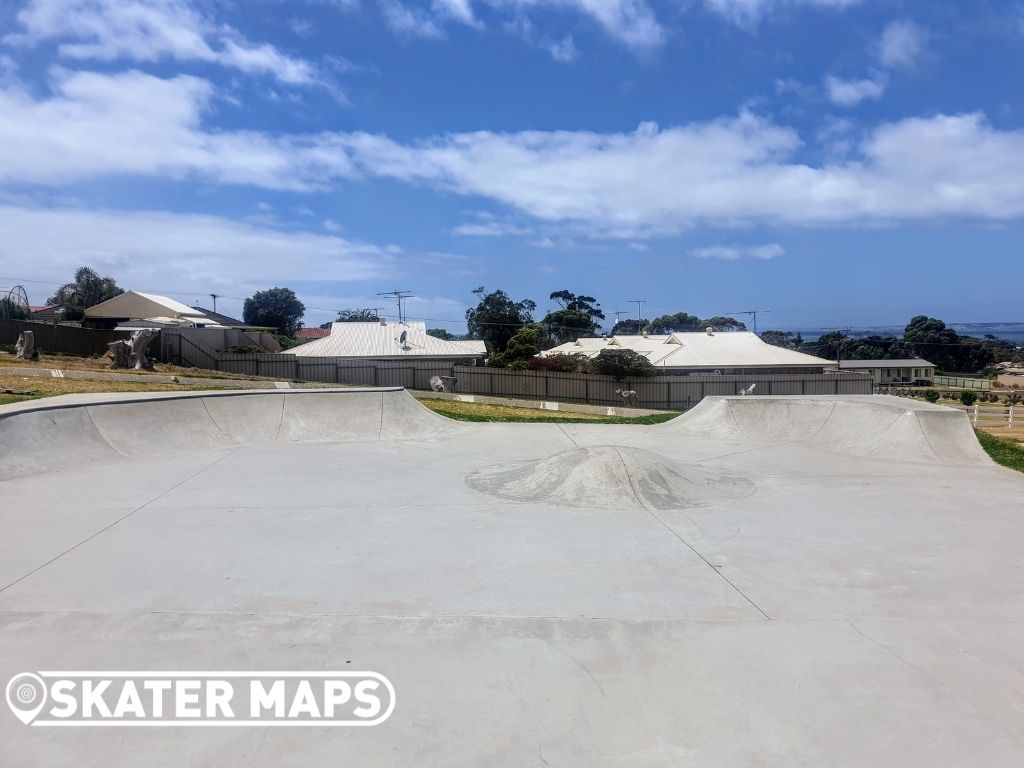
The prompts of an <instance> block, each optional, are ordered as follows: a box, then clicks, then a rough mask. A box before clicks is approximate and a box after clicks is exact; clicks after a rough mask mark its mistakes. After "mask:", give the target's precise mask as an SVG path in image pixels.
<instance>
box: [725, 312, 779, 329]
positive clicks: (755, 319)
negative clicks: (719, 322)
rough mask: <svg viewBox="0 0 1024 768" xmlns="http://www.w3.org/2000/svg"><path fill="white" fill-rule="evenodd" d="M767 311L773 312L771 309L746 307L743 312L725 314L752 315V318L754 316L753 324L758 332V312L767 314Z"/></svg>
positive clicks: (728, 315) (727, 314)
mask: <svg viewBox="0 0 1024 768" xmlns="http://www.w3.org/2000/svg"><path fill="white" fill-rule="evenodd" d="M767 312H771V310H770V309H745V310H743V311H741V312H726V313H725V315H726V317H733V316H735V315H750V316H751V318H752V320H751V325H752V326H753V328H754V333H757V315H758V313H761V314H765V313H767Z"/></svg>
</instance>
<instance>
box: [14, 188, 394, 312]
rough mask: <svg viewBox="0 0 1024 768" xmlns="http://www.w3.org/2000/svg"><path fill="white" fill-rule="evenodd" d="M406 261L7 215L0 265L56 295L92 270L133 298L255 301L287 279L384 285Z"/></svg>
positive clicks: (74, 216) (98, 215)
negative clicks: (25, 268)
mask: <svg viewBox="0 0 1024 768" xmlns="http://www.w3.org/2000/svg"><path fill="white" fill-rule="evenodd" d="M398 254H399V250H398V249H396V248H394V247H379V246H375V245H370V244H367V243H360V242H354V241H351V240H346V239H343V238H340V237H337V236H334V235H319V234H311V233H308V232H289V231H282V230H278V229H271V228H268V227H263V226H257V225H253V224H249V223H244V222H237V221H232V220H230V219H225V218H222V217H219V216H206V215H196V214H175V213H167V212H161V211H120V210H87V209H80V208H58V209H48V208H27V207H18V206H0V262H3V263H5V264H11V265H14V264H22V265H31V272H32V275H33V277H35V278H37V279H39V280H52V281H53V284H54V285H55V286H56V285H58V284H60V283H62V282H66V281H67V279H68V277H67V276H68V275H70V274H72V273H73V272H74V270H75V269H76V268H77V267H79V266H81V265H82V264H89V265H92V266H94V267H95V268H96V269H97V270H99V271H100V272H103V273H104V274H106V273H110V274H112V275H114V276H115V277H116V279H117V280H118V283H119V284H120V285H121V286H123V287H125V288H134V289H136V290H151V291H155V292H157V293H161V292H172V291H180V292H188V291H193V290H194V291H196V292H197V294H196V295H201V294H206V293H210V292H211V291H216V292H218V293H223V294H225V295H227V296H247V295H249V293H251V292H252V291H253V290H257V289H260V288H266V287H268V286H271V285H278V284H280V283H281V281H282V280H286V279H287V278H288V276H289V275H305V276H307V277H308V278H309V279H316V280H324V281H346V282H348V281H354V280H367V279H373V278H377V277H381V276H382V275H384V274H387V273H389V272H391V271H392V270H393V269H394V265H395V260H396V256H397V255H398ZM285 265H286V266H285ZM43 298H45V297H43ZM189 301H190V302H191V299H189Z"/></svg>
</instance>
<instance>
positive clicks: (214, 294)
mask: <svg viewBox="0 0 1024 768" xmlns="http://www.w3.org/2000/svg"><path fill="white" fill-rule="evenodd" d="M210 298H211V299H213V311H214V312H216V311H217V299H219V298H220V294H217V293H211V294H210Z"/></svg>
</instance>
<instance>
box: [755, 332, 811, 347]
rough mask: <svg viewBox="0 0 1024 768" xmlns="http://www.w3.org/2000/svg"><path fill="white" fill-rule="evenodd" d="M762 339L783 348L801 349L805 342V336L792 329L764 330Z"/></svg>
mask: <svg viewBox="0 0 1024 768" xmlns="http://www.w3.org/2000/svg"><path fill="white" fill-rule="evenodd" d="M761 341H763V342H764V343H765V344H771V345H772V346H773V347H782V348H783V349H800V347H802V346H803V343H804V339H803V336H801V335H800V334H799V333H793V332H792V331H764V332H763V333H762V334H761Z"/></svg>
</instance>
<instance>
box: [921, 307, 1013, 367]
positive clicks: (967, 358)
mask: <svg viewBox="0 0 1024 768" xmlns="http://www.w3.org/2000/svg"><path fill="white" fill-rule="evenodd" d="M903 341H904V342H906V344H907V346H908V347H909V348H910V349H911V350H912V351H913V354H915V355H917V356H918V357H924V358H926V359H927V360H928V361H929V362H932V363H935V365H936V366H937V367H938V368H939V369H940V370H943V371H951V372H957V373H960V372H964V373H967V372H974V371H981V370H983V369H985V368H987V367H988V366H990V365H992V363H993V362H994V361H995V354H994V352H993V346H992V345H990V344H986V342H985V341H983V340H981V339H975V338H971V337H969V336H960V335H958V334H957V332H956V331H954V330H953V329H952V328H949V327H947V326H946V324H945V323H944V322H942V321H941V320H939V319H938V318H935V317H928V316H927V315H917V316H916V317H913V318H911V320H910V322H909V323H908V324H907V327H906V328H905V329H904V331H903Z"/></svg>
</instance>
